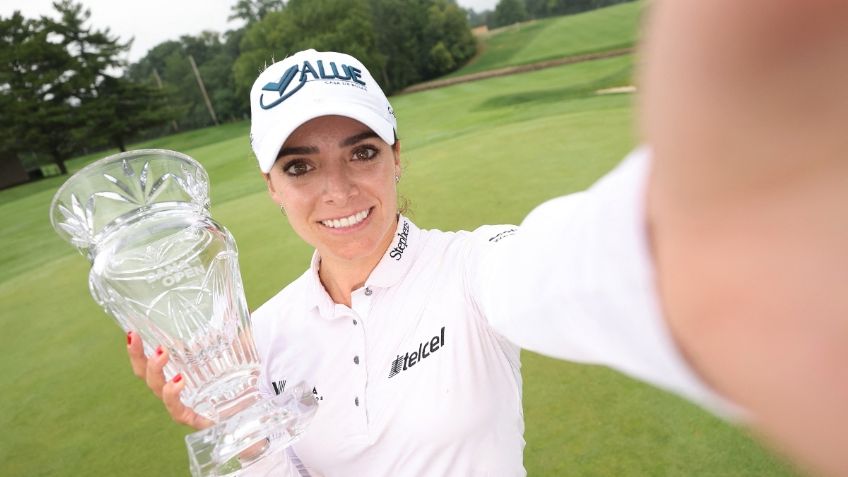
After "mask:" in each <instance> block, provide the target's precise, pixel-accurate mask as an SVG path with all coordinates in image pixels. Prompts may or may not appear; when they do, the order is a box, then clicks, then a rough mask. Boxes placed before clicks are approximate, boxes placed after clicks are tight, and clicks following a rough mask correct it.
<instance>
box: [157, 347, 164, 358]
mask: <svg viewBox="0 0 848 477" xmlns="http://www.w3.org/2000/svg"><path fill="white" fill-rule="evenodd" d="M164 352H165V350H163V349H162V345H159V346H157V347H156V356H162V353H164Z"/></svg>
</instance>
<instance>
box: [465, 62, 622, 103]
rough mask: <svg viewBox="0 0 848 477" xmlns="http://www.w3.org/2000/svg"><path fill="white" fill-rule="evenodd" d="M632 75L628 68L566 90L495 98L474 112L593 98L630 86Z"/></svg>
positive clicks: (514, 94) (546, 90) (522, 93)
mask: <svg viewBox="0 0 848 477" xmlns="http://www.w3.org/2000/svg"><path fill="white" fill-rule="evenodd" d="M632 73H633V71H632V68H631V67H630V66H627V67H624V68H621V69H619V70H616V71H614V72H613V73H610V74H609V75H606V76H604V77H601V78H598V79H595V80H593V81H588V82H585V83H580V84H576V85H572V86H567V87H565V88H554V89H537V90H529V91H520V92H517V93H513V94H504V95H500V96H493V97H491V98H488V99H486V100H485V101H482V102H481V103H480V104H478V105H477V106H476V107H474V108H472V111H477V112H479V111H489V110H493V109H499V108H509V107H513V106H519V105H521V106H528V105H538V104H542V103H556V102H559V101H566V100H570V99H580V98H587V97H593V96H595V92H596V91H597V90H599V89H603V88H610V87H613V86H624V85H628V84H630V83H631V78H632Z"/></svg>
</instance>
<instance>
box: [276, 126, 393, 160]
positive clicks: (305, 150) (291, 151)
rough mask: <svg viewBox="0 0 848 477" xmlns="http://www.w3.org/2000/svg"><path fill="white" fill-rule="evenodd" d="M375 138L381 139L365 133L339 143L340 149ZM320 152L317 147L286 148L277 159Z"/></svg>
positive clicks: (373, 133) (374, 134)
mask: <svg viewBox="0 0 848 477" xmlns="http://www.w3.org/2000/svg"><path fill="white" fill-rule="evenodd" d="M374 137H379V136H378V135H377V133H375V132H374V131H365V132H363V133H359V134H356V135H353V136H350V137H348V138H345V139H342V140H341V141H340V142H339V147H347V146H352V145H354V144H356V143H358V142H360V141H364V140H366V139H371V138H374ZM319 152H321V151H319V150H318V148H317V147H315V146H295V147H284V148H282V149H280V153H279V154H277V159H280V158H281V157H283V156H305V155H307V154H318V153H319Z"/></svg>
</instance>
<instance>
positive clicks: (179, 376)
mask: <svg viewBox="0 0 848 477" xmlns="http://www.w3.org/2000/svg"><path fill="white" fill-rule="evenodd" d="M182 380H183V375H182V374H178V375H176V376H174V382H175V383H178V382H180V381H182Z"/></svg>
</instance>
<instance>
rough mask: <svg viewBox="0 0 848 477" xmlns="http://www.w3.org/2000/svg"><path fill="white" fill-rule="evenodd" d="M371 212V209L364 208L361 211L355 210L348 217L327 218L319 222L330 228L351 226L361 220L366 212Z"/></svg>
mask: <svg viewBox="0 0 848 477" xmlns="http://www.w3.org/2000/svg"><path fill="white" fill-rule="evenodd" d="M370 213H371V209H365V210H363V211H362V212H357V213H355V214H353V215H351V216H348V217H342V218H340V219H328V220H322V221H321V224H322V225H324V226H325V227H330V228H331V229H339V228H344V227H353V226H354V225H356V224H358V223H360V222H362V221H363V220H365V218H366V217H368V214H370Z"/></svg>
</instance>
